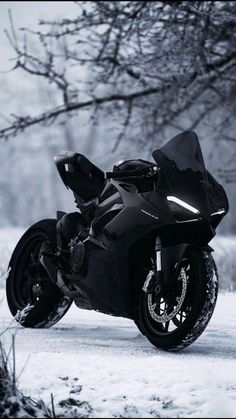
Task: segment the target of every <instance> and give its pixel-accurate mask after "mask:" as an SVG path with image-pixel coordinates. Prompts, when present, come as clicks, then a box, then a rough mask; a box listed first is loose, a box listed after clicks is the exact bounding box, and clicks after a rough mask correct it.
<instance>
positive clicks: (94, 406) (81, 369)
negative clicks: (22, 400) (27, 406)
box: [0, 229, 236, 418]
mask: <svg viewBox="0 0 236 419" xmlns="http://www.w3.org/2000/svg"><path fill="white" fill-rule="evenodd" d="M21 234H22V230H21V229H17V230H6V229H5V230H0V270H1V272H2V273H3V272H5V270H6V266H7V263H8V259H9V255H10V253H11V251H12V248H13V246H14V244H15V242H16V241H17V240H18V238H19V236H20V235H21ZM217 240H218V241H217ZM213 246H215V248H216V254H215V256H216V259H217V262H218V264H219V267H220V270H221V272H223V273H224V276H223V281H222V284H223V285H224V287H225V288H226V287H227V288H228V289H229V288H231V289H233V284H234V285H235V282H234V281H233V279H232V278H235V273H234V266H235V265H234V264H235V263H236V262H235V260H236V257H235V256H236V254H235V248H236V246H235V239H234V238H224V239H222V238H220V239H216V240H215V243H214V244H213ZM230 275H232V276H231V277H230V279H229V276H230ZM226 284H227V285H226ZM2 285H4V284H2ZM10 323H11V315H10V313H9V311H8V308H7V304H6V300H5V293H4V290H3V289H1V290H0V329H1V330H5V328H6V327H7V326H8V325H9V324H10ZM13 333H16V372H17V376H18V381H19V386H20V388H21V389H22V390H23V391H24V393H25V394H26V395H27V394H28V395H30V396H31V397H35V398H37V399H38V398H43V399H44V401H46V403H47V404H48V405H50V397H51V393H52V394H53V396H54V400H55V408H56V413H57V414H58V416H59V417H62V415H63V416H64V417H71V416H72V417H88V416H89V417H163V418H165V417H166V418H167V417H235V416H236V356H235V354H236V293H229V292H226V293H225V292H224V293H223V292H222V293H221V294H220V295H219V299H218V303H217V308H216V311H215V313H214V316H213V318H212V320H211V323H210V325H209V327H208V328H207V330H206V331H205V333H204V334H203V335H202V336H201V337H200V338H199V340H198V341H197V342H196V343H194V344H193V345H192V346H191V347H189V348H188V349H186V350H185V351H184V352H182V353H179V354H169V353H163V352H160V351H158V350H156V349H155V348H154V347H153V346H152V345H151V344H150V343H149V342H148V341H147V340H146V339H145V338H144V337H143V336H142V335H141V334H140V333H139V331H138V329H137V328H136V327H135V325H134V324H133V322H131V321H129V320H126V319H118V318H112V317H109V316H105V315H102V314H99V313H95V312H86V311H83V310H79V309H77V308H76V307H75V306H72V307H71V309H70V310H69V312H68V313H67V315H66V316H65V317H64V319H63V320H61V322H60V323H58V324H57V325H55V326H54V327H53V328H52V329H46V330H30V329H23V328H21V327H17V326H16V324H11V326H10V329H9V330H8V331H7V332H6V333H4V335H3V336H2V339H3V340H4V343H5V347H6V348H9V347H10V345H11V336H12V334H13Z"/></svg>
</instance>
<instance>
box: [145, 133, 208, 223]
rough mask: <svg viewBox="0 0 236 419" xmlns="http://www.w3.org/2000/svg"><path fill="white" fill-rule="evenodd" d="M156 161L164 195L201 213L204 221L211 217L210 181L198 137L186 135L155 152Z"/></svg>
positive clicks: (174, 139)
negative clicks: (209, 201) (208, 192)
mask: <svg viewBox="0 0 236 419" xmlns="http://www.w3.org/2000/svg"><path fill="white" fill-rule="evenodd" d="M153 157H154V159H155V161H156V162H157V164H158V166H159V167H160V169H161V175H160V185H159V187H160V190H161V192H162V193H163V194H165V195H166V196H174V197H176V198H178V199H181V200H182V201H184V202H186V203H188V204H189V205H191V206H192V207H194V208H196V209H198V210H199V211H200V215H201V216H202V217H208V216H209V205H208V198H207V191H208V177H207V172H206V168H205V164H204V160H203V156H202V151H201V147H200V144H199V141H198V137H197V135H196V134H195V133H194V132H192V131H186V132H183V133H181V134H179V135H177V136H176V137H174V138H173V139H172V140H170V141H169V142H168V143H167V144H165V145H164V146H163V147H162V148H160V149H159V150H156V151H154V152H153Z"/></svg>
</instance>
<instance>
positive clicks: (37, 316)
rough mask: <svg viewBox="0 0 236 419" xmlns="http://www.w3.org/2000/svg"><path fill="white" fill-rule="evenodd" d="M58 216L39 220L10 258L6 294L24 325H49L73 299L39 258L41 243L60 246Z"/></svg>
mask: <svg viewBox="0 0 236 419" xmlns="http://www.w3.org/2000/svg"><path fill="white" fill-rule="evenodd" d="M56 223H57V221H56V220H54V219H46V220H42V221H39V222H38V223H36V224H34V225H33V226H32V227H30V228H29V229H28V230H27V231H26V232H25V233H24V235H23V236H22V237H21V239H20V240H19V242H18V243H17V245H16V247H15V249H14V251H13V254H12V257H11V260H10V262H9V269H10V271H9V275H8V278H7V282H6V294H7V301H8V306H9V309H10V311H11V313H12V315H13V316H14V317H15V319H16V320H17V321H18V322H19V323H20V324H21V325H22V326H24V327H32V328H49V327H51V326H53V325H54V324H55V323H57V322H58V321H59V320H60V319H61V318H62V317H63V316H64V315H65V314H66V312H67V310H68V309H69V308H70V305H71V303H72V301H71V300H70V299H69V298H67V297H66V296H65V295H64V294H63V293H62V291H61V290H60V289H59V288H58V286H57V285H56V284H54V283H53V282H52V281H51V280H50V278H49V276H48V274H47V272H46V270H45V269H44V268H43V266H42V265H41V263H40V262H39V259H38V254H39V250H40V247H41V244H42V243H43V242H44V241H49V242H50V243H51V244H52V245H53V246H54V247H56Z"/></svg>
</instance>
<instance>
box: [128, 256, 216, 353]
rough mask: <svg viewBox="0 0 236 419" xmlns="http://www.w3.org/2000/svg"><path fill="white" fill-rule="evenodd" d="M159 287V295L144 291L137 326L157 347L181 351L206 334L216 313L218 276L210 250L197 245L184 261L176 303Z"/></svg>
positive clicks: (182, 262) (177, 288)
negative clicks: (162, 292) (166, 300)
mask: <svg viewBox="0 0 236 419" xmlns="http://www.w3.org/2000/svg"><path fill="white" fill-rule="evenodd" d="M181 281H182V285H181ZM156 289H157V288H156ZM158 290H159V294H158V295H157V294H156V291H152V292H149V291H147V292H144V291H142V293H141V299H140V310H139V320H138V321H137V322H136V325H137V326H138V328H139V329H140V331H141V332H142V334H143V335H145V336H146V338H147V339H148V340H149V341H150V342H151V343H152V344H153V345H154V346H155V347H157V348H159V349H162V350H165V351H180V350H182V349H184V348H186V347H187V346H189V345H190V344H192V343H193V342H194V341H195V340H196V339H197V338H198V337H199V336H200V335H201V334H202V333H203V331H204V330H205V328H206V327H207V325H208V323H209V321H210V319H211V316H212V314H213V312H214V308H215V305H216V300H217V294H218V275H217V269H216V265H215V262H214V259H213V257H212V255H211V253H209V252H207V251H206V250H201V249H195V248H194V249H192V250H191V251H190V252H189V253H188V254H187V255H186V257H185V258H184V259H183V261H181V267H180V276H179V278H178V284H177V287H176V302H175V303H173V304H172V306H171V307H170V306H169V307H168V304H167V303H166V302H165V299H164V298H163V297H162V296H161V294H160V288H158Z"/></svg>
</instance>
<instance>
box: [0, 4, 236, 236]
mask: <svg viewBox="0 0 236 419" xmlns="http://www.w3.org/2000/svg"><path fill="white" fill-rule="evenodd" d="M68 3H70V2H68ZM55 4H56V3H55ZM18 23H20V22H18ZM14 26H15V25H14V22H13V19H12V18H11V17H10V23H9V27H8V30H7V36H8V39H9V42H10V44H11V47H12V51H13V55H14V57H15V59H14V61H13V69H14V71H13V74H15V75H16V80H17V75H18V74H22V73H24V74H26V75H27V76H28V77H27V80H29V86H28V88H27V89H26V88H25V86H24V88H23V89H22V86H19V85H18V84H17V83H15V85H14V84H13V85H12V83H11V86H7V87H6V86H5V87H4V88H5V90H6V93H5V96H4V95H3V98H2V99H1V101H2V104H3V101H4V97H5V100H6V101H7V103H8V104H9V103H11V102H12V101H15V95H14V93H13V94H11V95H10V92H11V91H13V92H15V91H17V92H18V95H19V92H21V97H20V98H19V97H18V100H17V101H16V102H17V103H18V108H17V109H15V112H14V115H11V116H10V117H9V115H7V114H6V113H5V112H3V110H4V104H3V106H2V109H1V114H4V118H2V120H1V121H2V122H1V127H0V138H1V139H2V140H7V141H6V142H4V141H3V142H2V143H1V149H2V159H3V166H4V165H5V166H7V168H6V169H2V174H1V177H0V185H2V187H1V190H2V194H4V193H5V192H4V191H5V190H6V191H7V192H6V193H7V194H8V195H7V199H5V198H4V196H3V195H2V197H3V199H2V206H3V208H2V211H3V213H4V214H5V215H4V217H5V218H6V220H7V221H8V222H9V223H13V224H14V223H17V224H19V223H22V222H23V223H24V224H28V223H30V222H32V221H35V220H36V219H38V218H41V217H44V216H48V215H49V213H50V215H51V216H53V211H54V210H55V209H56V208H58V207H61V209H63V208H65V207H66V208H65V209H69V208H73V207H72V201H71V198H70V197H69V194H65V193H64V191H63V186H59V179H58V177H57V173H56V169H54V167H53V163H52V161H51V157H52V155H53V154H56V152H59V151H60V150H62V149H71V150H77V151H79V152H81V153H86V154H87V156H88V157H89V158H91V159H93V160H94V161H95V163H97V164H99V165H100V166H101V167H102V168H104V169H106V168H108V167H110V166H111V164H112V162H114V161H115V160H116V159H120V158H123V157H125V158H130V157H142V158H147V159H150V158H151V152H152V151H153V150H154V149H155V148H157V147H158V146H159V145H161V144H163V143H164V142H165V141H167V140H169V139H170V138H171V137H172V136H174V135H176V134H177V133H178V132H180V131H182V130H185V129H193V130H195V131H196V132H197V134H198V135H199V138H200V141H201V145H202V147H203V152H204V155H205V156H206V161H207V165H208V167H209V169H210V170H211V171H212V172H213V173H214V174H215V175H216V176H217V177H220V178H221V181H222V183H223V184H224V186H226V189H227V192H228V193H229V196H230V204H231V215H230V216H229V217H228V220H226V222H225V224H224V226H223V229H224V231H225V232H235V231H236V221H235V216H236V204H235V203H234V202H236V190H235V189H236V188H235V181H236V164H235V157H236V121H235V111H236V100H235V99H236V95H235V93H236V76H235V69H236V3H235V2H234V1H224V2H223V1H222V2H220V1H217V2H214V1H203V2H202V1H201V2H200V1H199V2H198V1H191V2H189V1H176V2H166V1H165V2H159V1H157V2H152V1H122V2H120V1H96V2H95V1H92V2H83V1H79V2H75V4H74V13H73V17H67V16H65V17H64V18H62V19H51V20H47V21H45V20H43V21H40V22H39V25H38V27H37V28H33V29H32V28H31V29H30V28H22V29H21V30H20V31H19V30H16V29H15V27H14ZM5 79H6V78H5ZM35 86H37V88H36V87H35ZM36 90H37V94H35V93H34V94H33V92H35V91H36ZM26 92H27V94H26ZM6 117H7V120H6V119H5V118H6ZM41 126H43V127H44V128H41ZM15 136H17V137H16V138H13V139H12V137H15ZM4 153H5V154H4ZM3 156H5V157H3ZM23 156H24V157H23ZM42 168H43V170H42ZM23 187H24V188H25V189H24V192H23ZM69 198H70V199H69ZM68 199H69V201H67V200H68ZM13 202H14V203H15V204H13ZM8 207H9V208H11V212H9V210H8V209H7V208H8ZM29 207H30V208H31V209H30V211H29ZM13 208H14V210H13Z"/></svg>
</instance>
